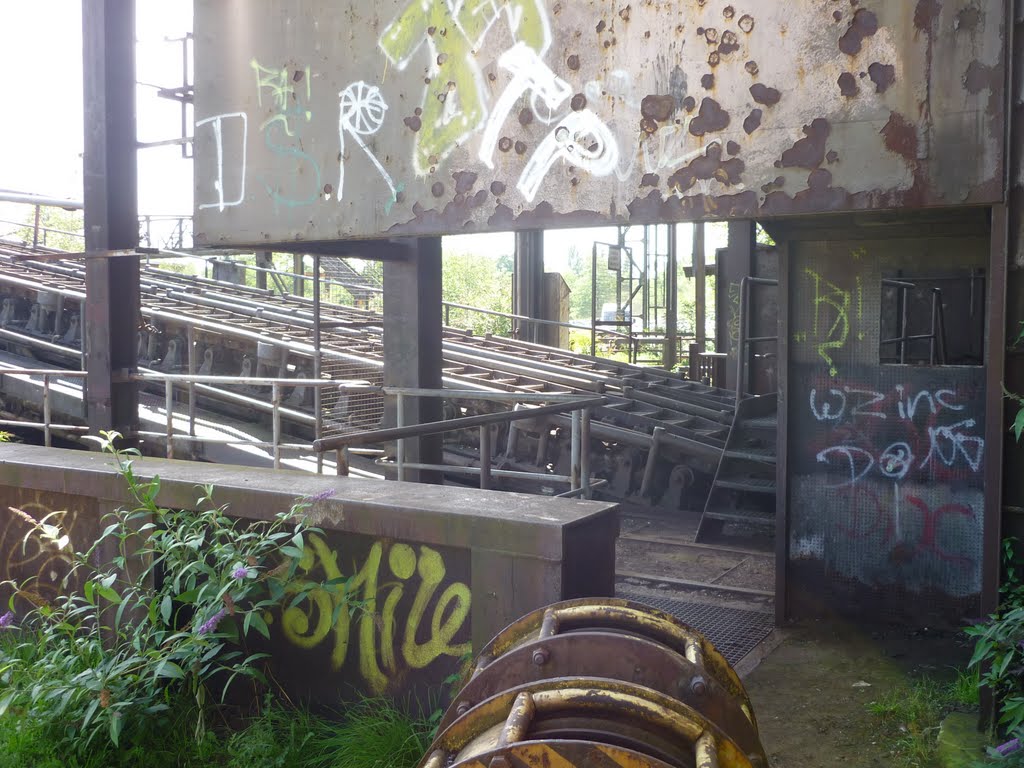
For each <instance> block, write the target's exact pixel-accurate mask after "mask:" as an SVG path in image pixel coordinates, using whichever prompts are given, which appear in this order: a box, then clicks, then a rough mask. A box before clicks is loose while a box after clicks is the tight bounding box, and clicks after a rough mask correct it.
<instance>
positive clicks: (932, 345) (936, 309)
mask: <svg viewBox="0 0 1024 768" xmlns="http://www.w3.org/2000/svg"><path fill="white" fill-rule="evenodd" d="M882 285H883V286H884V287H886V288H895V289H896V290H897V291H898V292H899V305H900V307H899V309H900V313H899V314H900V331H899V335H898V336H896V337H895V338H892V339H883V340H881V341H880V342H879V345H880V346H883V347H884V346H887V345H889V344H898V345H899V350H900V351H899V356H900V365H906V363H907V347H909V346H910V342H912V341H927V342H928V364H929V365H935V362H936V360H938V362H939V365H945V364H946V316H945V312H944V310H943V308H942V289H941V288H929V290H930V291H931V298H932V302H931V332H929V333H921V334H916V335H914V336H911V335H910V330H909V329H910V317H909V312H910V310H909V305H910V302H909V301H908V299H909V294H910V291H912V290H914V289H916V288H917V284H916V283H911V282H907V281H906V280H893V279H891V278H884V279H883V280H882Z"/></svg>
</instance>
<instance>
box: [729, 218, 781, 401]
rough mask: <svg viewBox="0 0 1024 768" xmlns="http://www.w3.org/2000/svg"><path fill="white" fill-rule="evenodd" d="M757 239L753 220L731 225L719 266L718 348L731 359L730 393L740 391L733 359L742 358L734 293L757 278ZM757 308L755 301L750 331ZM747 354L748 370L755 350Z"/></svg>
mask: <svg viewBox="0 0 1024 768" xmlns="http://www.w3.org/2000/svg"><path fill="white" fill-rule="evenodd" d="M756 235H757V224H756V223H755V222H753V221H751V220H749V219H747V220H743V221H730V222H729V247H728V249H727V251H726V254H725V258H724V260H723V261H724V263H719V264H717V265H716V266H715V269H716V275H717V277H716V278H715V292H716V293H717V297H716V305H717V306H718V307H719V308H720V311H721V317H722V320H723V322H722V323H721V324H719V325H718V328H717V334H718V339H717V343H716V347H717V350H718V351H719V352H727V353H728V354H729V355H730V357H729V361H728V363H727V364H726V366H725V386H726V387H727V388H728V389H736V387H737V384H736V379H735V375H736V371H737V365H736V359H735V357H733V356H734V355H738V354H740V350H739V349H736V348H734V346H733V345H734V343H735V341H736V339H735V338H734V337H732V336H731V333H730V328H733V329H735V328H736V322H738V318H735V317H734V315H735V313H736V312H737V311H738V307H737V306H736V305H734V304H733V303H732V295H731V294H730V291H731V290H732V289H733V287H734V286H735V287H736V288H738V287H739V286H740V284H741V283H742V282H743V278H745V277H753V276H756V274H757V270H756V268H755V267H756V264H755V249H756V248H757V244H756ZM756 304H757V302H756V300H755V299H753V298H751V300H750V304H749V305H748V307H747V317H748V322H747V330H748V331H749V330H750V327H751V325H750V322H749V318H755V317H757V316H758V314H757V311H756V310H755V306H756ZM753 335H754V336H771V335H772V334H771V333H769V332H768V331H767V330H765V331H764V332H763V333H761V332H758V333H754V334H753ZM743 352H744V353H745V354H746V355H747V357H746V358H745V362H744V366H748V365H749V364H750V363H751V360H750V355H751V349H749V348H748V349H745V350H743Z"/></svg>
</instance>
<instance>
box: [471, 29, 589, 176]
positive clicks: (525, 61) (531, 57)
mask: <svg viewBox="0 0 1024 768" xmlns="http://www.w3.org/2000/svg"><path fill="white" fill-rule="evenodd" d="M498 65H499V66H500V67H501V68H502V69H504V70H507V71H508V72H511V73H512V82H511V83H509V84H508V87H506V88H505V90H504V91H502V94H501V96H500V97H499V98H498V101H497V103H496V104H495V105H494V109H493V110H492V112H491V116H490V118H489V119H488V120H487V127H486V128H485V129H484V136H483V139H482V140H481V141H480V152H479V153H478V155H479V157H480V160H481V161H482V162H483V163H484V164H485V165H486V166H487V167H488V168H493V167H494V148H495V146H497V144H498V133H499V132H500V131H501V126H503V125H504V124H505V121H506V120H507V119H508V116H509V113H510V112H511V111H512V108H513V107H514V106H515V104H516V102H517V101H519V99H520V97H522V95H523V94H524V93H526V92H527V91H532V92H533V94H534V97H535V98H536V97H537V96H539V97H540V98H541V99H542V100H543V101H544V104H545V105H546V106H547V108H548V109H549V110H555V109H558V107H559V106H560V105H561V104H562V103H563V102H564V101H565V100H566V99H568V98H569V97H570V96H571V95H572V88H571V87H570V86H569V84H568V83H567V82H565V81H564V80H563V79H562V78H560V77H559V76H558V75H556V74H555V73H554V72H552V71H551V67H549V66H548V65H547V64H545V63H544V62H543V61H542V60H541V58H540V56H538V55H537V54H536V52H534V50H533V49H532V48H530V47H529V46H528V45H527V44H526V43H516V44H515V45H514V46H512V47H511V48H509V49H508V50H507V51H505V53H503V54H502V55H501V58H500V59H498Z"/></svg>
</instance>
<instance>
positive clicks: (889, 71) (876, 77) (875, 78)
mask: <svg viewBox="0 0 1024 768" xmlns="http://www.w3.org/2000/svg"><path fill="white" fill-rule="evenodd" d="M868 76H869V77H870V78H871V82H873V83H874V84H875V92H876V93H885V92H886V91H887V90H889V86H890V85H892V84H893V83H895V82H896V67H894V66H893V65H892V64H879V63H878V62H877V61H876V62H874V63H872V64H871V66H869V67H868Z"/></svg>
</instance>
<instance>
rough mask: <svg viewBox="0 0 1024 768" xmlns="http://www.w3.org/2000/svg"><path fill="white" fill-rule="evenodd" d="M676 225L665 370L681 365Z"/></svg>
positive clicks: (671, 232) (668, 276) (671, 235)
mask: <svg viewBox="0 0 1024 768" xmlns="http://www.w3.org/2000/svg"><path fill="white" fill-rule="evenodd" d="M676 226H677V225H676V224H674V223H673V224H669V225H668V264H667V265H666V267H665V356H664V362H665V370H667V371H672V370H675V367H676V366H677V365H678V364H679V289H678V285H679V282H678V281H679V267H678V264H679V253H678V249H677V238H676Z"/></svg>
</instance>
